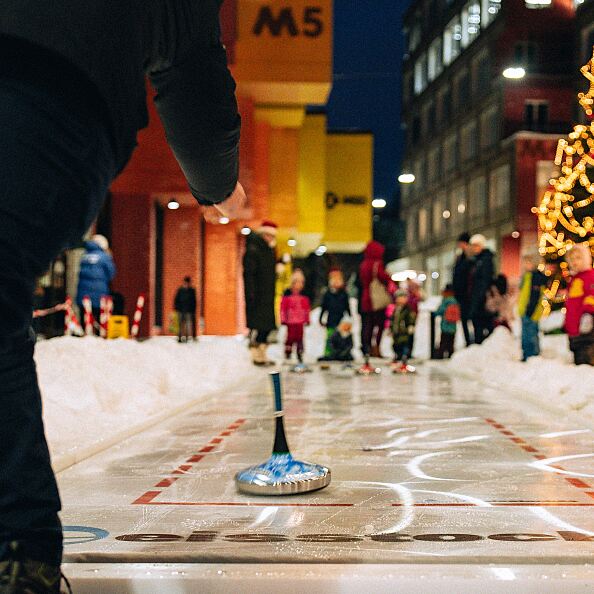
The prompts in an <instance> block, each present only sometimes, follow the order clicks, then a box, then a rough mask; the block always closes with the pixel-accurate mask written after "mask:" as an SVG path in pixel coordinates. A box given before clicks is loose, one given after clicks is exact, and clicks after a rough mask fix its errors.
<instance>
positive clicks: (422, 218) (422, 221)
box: [419, 208, 427, 241]
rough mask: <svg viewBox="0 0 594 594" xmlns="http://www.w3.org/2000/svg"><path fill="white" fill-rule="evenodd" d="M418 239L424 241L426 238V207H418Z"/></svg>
mask: <svg viewBox="0 0 594 594" xmlns="http://www.w3.org/2000/svg"><path fill="white" fill-rule="evenodd" d="M419 239H420V240H421V241H425V240H426V239H427V209H426V208H420V209H419Z"/></svg>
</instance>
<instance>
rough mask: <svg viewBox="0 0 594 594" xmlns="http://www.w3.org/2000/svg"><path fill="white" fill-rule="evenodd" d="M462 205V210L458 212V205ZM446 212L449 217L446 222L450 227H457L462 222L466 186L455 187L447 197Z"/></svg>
mask: <svg viewBox="0 0 594 594" xmlns="http://www.w3.org/2000/svg"><path fill="white" fill-rule="evenodd" d="M460 204H464V209H462V212H460V210H461V209H460V208H459V205H460ZM447 210H448V212H449V216H448V218H447V221H448V223H449V225H450V226H451V227H454V226H458V225H459V223H460V222H461V221H463V220H464V212H465V211H466V186H464V185H459V186H456V187H455V188H454V189H453V190H452V191H451V192H450V193H449V195H448V204H447Z"/></svg>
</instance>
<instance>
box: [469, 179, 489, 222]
mask: <svg viewBox="0 0 594 594" xmlns="http://www.w3.org/2000/svg"><path fill="white" fill-rule="evenodd" d="M468 211H469V212H468V215H469V217H470V218H471V219H480V218H482V217H484V216H485V214H486V213H487V183H486V180H485V178H484V176H482V175H481V176H480V177H475V178H474V179H473V180H472V181H471V182H470V184H469V186H468Z"/></svg>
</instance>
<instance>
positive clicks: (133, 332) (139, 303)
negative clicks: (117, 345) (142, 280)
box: [130, 293, 145, 338]
mask: <svg viewBox="0 0 594 594" xmlns="http://www.w3.org/2000/svg"><path fill="white" fill-rule="evenodd" d="M144 301H145V297H144V293H141V294H140V295H138V299H137V300H136V310H135V311H134V322H133V323H132V328H131V329H130V336H132V338H137V337H138V331H139V330H140V320H141V319H142V312H143V310H144Z"/></svg>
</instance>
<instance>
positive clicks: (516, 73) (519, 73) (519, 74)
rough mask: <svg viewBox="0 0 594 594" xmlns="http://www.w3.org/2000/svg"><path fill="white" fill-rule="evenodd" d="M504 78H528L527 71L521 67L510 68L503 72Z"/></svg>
mask: <svg viewBox="0 0 594 594" xmlns="http://www.w3.org/2000/svg"><path fill="white" fill-rule="evenodd" d="M503 76H504V77H505V78H510V79H515V80H517V79H520V78H524V77H525V76H526V71H525V70H524V69H523V68H522V67H521V66H510V67H508V68H506V69H505V70H504V71H503Z"/></svg>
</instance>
